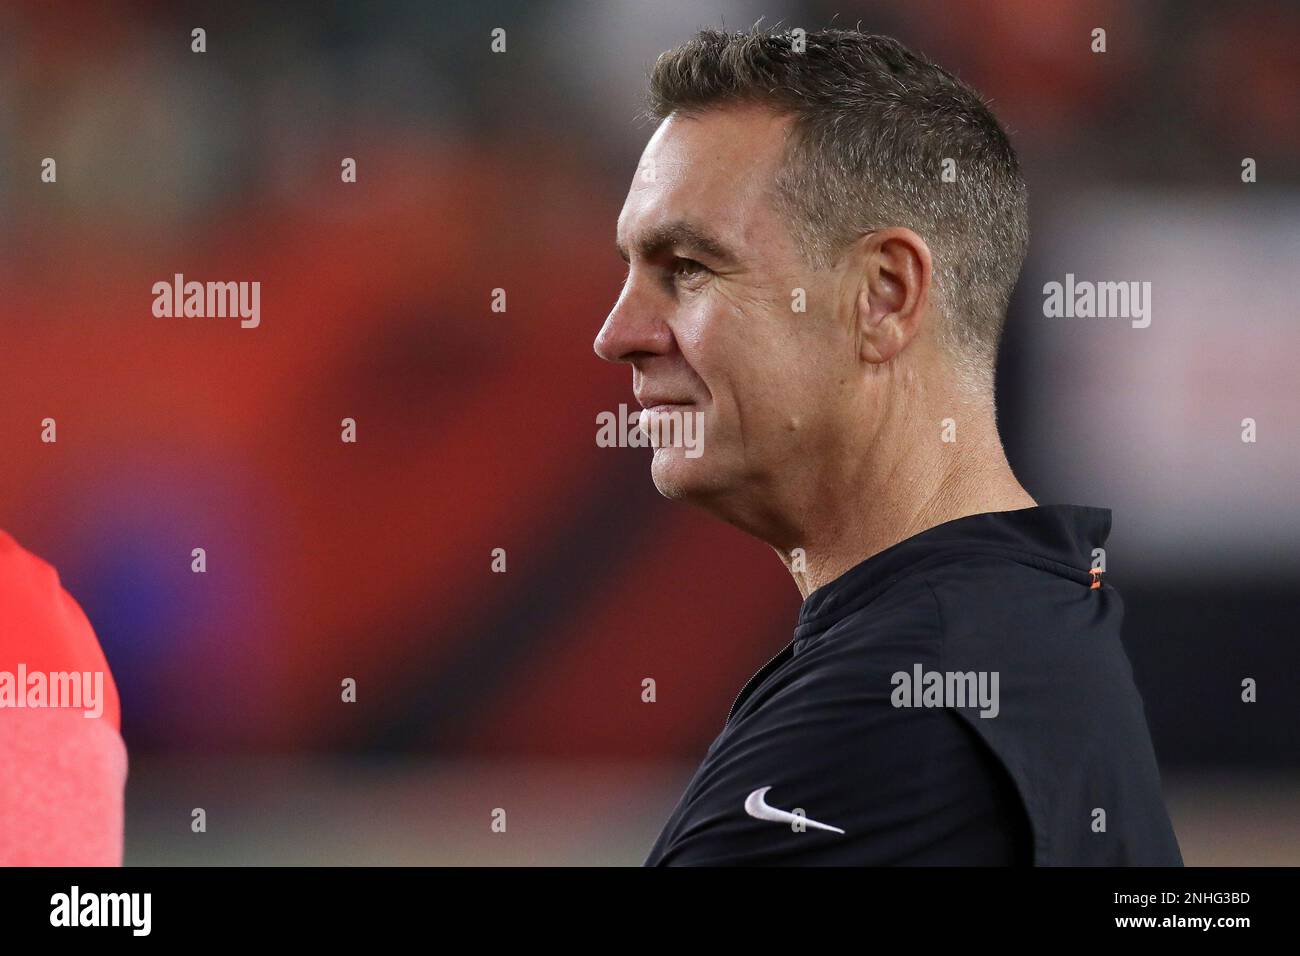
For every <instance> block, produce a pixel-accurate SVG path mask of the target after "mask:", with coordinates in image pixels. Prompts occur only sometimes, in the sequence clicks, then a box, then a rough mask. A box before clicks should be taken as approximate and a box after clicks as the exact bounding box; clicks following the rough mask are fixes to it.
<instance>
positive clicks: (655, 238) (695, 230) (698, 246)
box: [614, 219, 736, 265]
mask: <svg viewBox="0 0 1300 956" xmlns="http://www.w3.org/2000/svg"><path fill="white" fill-rule="evenodd" d="M614 245H615V246H616V247H617V249H618V254H619V257H620V258H621V259H622V260H623V261H624V262H630V261H631V260H630V258H629V256H628V251H627V247H626V246H624V245H623V243H621V242H619V241H618V240H617V239H615V241H614ZM634 245H635V246H636V249H637V252H638V253H639V254H640V255H641V256H642V257H643V258H647V259H648V258H651V257H653V256H655V255H658V254H659V253H662V252H664V251H666V250H669V249H683V250H685V251H688V252H695V253H701V254H703V255H704V256H706V257H708V258H710V259H713V260H715V261H716V262H718V263H721V264H724V265H734V264H735V263H736V256H735V254H734V253H732V252H731V250H730V249H728V248H727V247H726V246H725V245H723V243H722V242H721V241H719V240H718V239H715V238H714V237H713V236H711V235H710V234H709V233H707V232H705V231H704V230H703V229H700V228H699V227H697V226H695V225H693V224H691V223H689V222H686V221H685V220H681V219H679V220H675V221H673V222H667V223H664V224H663V225H661V226H655V227H654V228H653V229H651V230H649V231H648V232H647V233H645V235H643V236H641V237H640V238H639V239H637V240H636V242H635V243H634Z"/></svg>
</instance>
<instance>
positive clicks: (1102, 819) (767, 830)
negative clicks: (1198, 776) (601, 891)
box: [595, 28, 1182, 865]
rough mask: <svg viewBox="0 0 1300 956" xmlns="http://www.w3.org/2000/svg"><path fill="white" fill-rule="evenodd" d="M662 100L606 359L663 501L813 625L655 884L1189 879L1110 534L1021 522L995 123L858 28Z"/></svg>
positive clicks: (742, 60)
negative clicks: (832, 871) (746, 554)
mask: <svg viewBox="0 0 1300 956" xmlns="http://www.w3.org/2000/svg"><path fill="white" fill-rule="evenodd" d="M650 86H651V96H650V99H651V107H652V115H653V116H654V117H655V118H656V119H658V120H660V121H661V122H660V125H659V126H658V129H657V130H656V131H655V133H654V135H653V136H652V137H651V139H650V142H649V144H648V145H647V147H646V149H645V152H644V155H643V157H642V161H641V164H640V167H639V169H638V171H637V174H636V175H635V176H634V177H633V181H632V186H631V188H630V190H629V192H628V196H627V200H626V202H625V204H624V206H623V210H622V213H621V215H620V216H619V221H618V228H617V241H618V247H619V251H620V253H621V254H622V256H623V258H624V259H625V260H626V261H627V262H628V263H629V271H628V276H627V280H626V282H625V284H624V287H623V290H622V293H621V295H620V296H619V298H618V301H617V303H616V304H615V306H614V308H613V310H612V311H611V312H610V314H609V317H608V318H607V319H606V321H605V324H604V327H603V328H602V329H601V330H600V333H599V335H598V336H597V339H596V342H595V349H596V352H597V353H598V354H599V355H600V356H601V357H602V358H604V359H607V360H609V361H612V362H626V363H628V364H630V365H631V366H632V384H633V389H634V391H635V393H636V397H637V399H638V400H639V402H640V403H641V405H642V407H643V409H644V410H643V412H642V415H641V420H640V425H641V428H642V429H643V430H645V431H646V432H647V433H648V434H650V435H652V436H656V435H657V436H659V437H660V438H661V439H663V436H665V435H667V436H668V439H667V440H659V441H656V442H655V444H656V448H655V451H654V458H653V463H652V466H651V473H652V476H653V479H654V482H655V485H656V487H657V488H658V489H659V491H660V492H661V493H662V494H664V495H665V496H667V497H669V498H672V499H677V500H681V501H689V502H692V503H695V504H697V505H700V506H702V507H704V508H706V509H708V510H709V511H711V512H712V513H713V514H715V515H717V516H718V517H720V518H722V519H724V520H726V521H728V522H730V523H732V524H734V525H736V526H737V527H739V528H741V529H742V530H744V531H746V532H748V533H750V534H752V535H754V536H756V537H758V538H760V539H762V540H763V541H766V542H767V543H769V544H770V545H771V546H772V547H773V548H774V549H775V550H776V551H777V553H778V554H779V555H780V556H781V558H782V560H783V561H784V562H785V564H786V566H787V568H789V570H790V573H791V575H792V576H793V577H794V580H795V584H796V585H797V586H798V587H799V590H800V593H801V594H802V595H803V597H804V599H805V600H804V604H803V607H802V609H801V611H800V614H799V622H798V626H797V627H796V629H795V633H794V639H793V640H792V641H791V642H790V644H789V645H787V646H786V647H785V648H784V649H782V650H781V651H780V653H778V654H777V655H776V657H774V658H773V659H772V661H771V662H769V663H768V664H767V665H766V666H764V667H763V668H762V670H760V671H759V673H758V674H756V675H755V676H754V677H753V678H752V679H751V680H750V681H749V682H748V683H747V684H746V685H745V686H744V688H743V689H742V690H741V692H740V695H739V697H738V698H737V700H736V702H735V704H734V705H733V707H732V712H731V714H730V715H729V717H728V719H727V721H726V724H725V726H724V729H723V730H722V732H721V734H720V735H719V737H718V738H717V739H716V740H715V741H714V743H713V745H712V746H711V747H710V748H709V751H708V754H707V755H706V756H705V758H704V762H703V764H702V765H701V766H700V768H699V770H698V771H697V773H696V774H695V776H694V778H693V779H692V780H691V782H690V783H689V785H688V787H687V790H686V792H685V794H684V795H683V796H682V799H681V802H680V803H679V805H678V806H677V808H676V810H675V811H674V813H673V814H672V817H671V818H670V819H669V821H668V823H667V826H666V827H665V828H664V831H663V833H662V834H661V835H660V837H659V840H658V842H657V843H656V844H655V846H654V848H653V850H652V851H651V854H650V857H649V859H648V860H647V863H649V864H767V863H773V864H980V865H1000V864H1021V863H1034V864H1037V865H1051V864H1109V865H1129V864H1148V865H1151V864H1167V865H1181V862H1182V860H1181V857H1180V854H1179V849H1178V844H1177V842H1176V840H1175V838H1174V834H1173V830H1172V828H1171V826H1170V823H1169V819H1168V816H1167V814H1166V811H1165V807H1164V805H1163V800H1162V797H1161V792H1160V782H1159V776H1158V773H1157V768H1156V762H1155V756H1154V753H1153V750H1152V746H1151V741H1150V736H1149V732H1148V729H1147V726H1146V720H1145V716H1144V713H1143V706H1142V702H1141V699H1140V697H1139V695H1138V692H1137V689H1136V688H1135V686H1134V684H1133V679H1132V674H1131V671H1130V666H1129V663H1128V660H1127V658H1126V656H1125V653H1124V651H1123V648H1122V646H1121V644H1120V619H1121V615H1122V608H1121V604H1120V600H1119V595H1118V594H1117V593H1116V592H1115V590H1114V589H1113V588H1112V587H1111V586H1110V585H1109V584H1108V583H1104V582H1103V575H1102V574H1101V568H1100V566H1098V568H1097V569H1095V570H1094V558H1096V557H1097V556H1098V555H1100V554H1102V553H1103V552H1101V551H1100V549H1101V548H1102V545H1103V544H1104V542H1105V539H1106V535H1107V533H1108V531H1109V528H1110V513H1109V511H1107V510H1104V509H1098V508H1085V507H1077V506H1069V505H1055V506H1038V505H1037V504H1036V503H1035V501H1034V499H1033V498H1031V497H1030V495H1029V494H1028V493H1027V492H1026V491H1025V490H1024V488H1022V487H1021V486H1020V484H1019V482H1018V481H1017V480H1016V478H1015V476H1014V475H1013V474H1012V472H1011V468H1010V466H1009V465H1008V463H1007V460H1006V457H1005V455H1004V453H1003V450H1002V445H1001V441H1000V439H999V437H998V433H997V427H996V423H995V416H994V402H993V377H994V363H995V359H996V353H997V346H998V340H999V337H1000V334H1001V329H1002V326H1003V322H1004V319H1005V314H1006V308H1007V303H1008V300H1009V298H1010V295H1011V291H1012V287H1013V286H1014V284H1015V282H1016V278H1017V276H1018V275H1019V271H1020V267H1021V263H1022V261H1023V259H1024V256H1025V249H1026V246H1027V242H1028V228H1027V219H1028V216H1027V199H1026V188H1025V184H1024V180H1023V179H1022V177H1021V174H1020V171H1019V166H1018V163H1017V159H1016V156H1015V153H1014V151H1013V149H1012V147H1011V144H1010V142H1009V141H1008V139H1007V137H1006V135H1005V133H1004V132H1003V131H1002V129H1001V128H1000V127H999V125H998V123H997V121H996V119H995V118H994V117H993V115H992V114H991V113H990V112H989V110H988V109H987V108H986V107H985V105H984V104H983V103H982V102H981V100H980V99H979V97H978V96H977V94H975V93H974V92H973V91H972V90H971V89H970V88H969V87H967V86H965V85H964V84H962V83H961V82H960V81H958V80H956V79H955V78H954V77H952V76H951V75H950V74H948V73H947V72H945V71H944V70H942V69H940V68H939V67H937V66H935V65H933V64H931V63H929V62H927V61H926V60H924V59H922V58H921V57H919V56H917V55H915V54H913V53H911V52H909V51H908V50H907V49H905V48H904V47H903V46H902V45H900V44H899V43H897V42H896V41H894V40H891V39H888V38H886V37H880V36H871V35H866V34H862V33H858V32H855V31H849V30H825V31H820V32H814V33H809V34H807V37H806V45H804V44H801V43H800V42H798V41H797V40H796V38H794V37H792V36H790V35H789V34H786V33H779V32H772V31H765V30H760V29H757V28H756V29H755V30H753V31H750V32H743V33H723V32H717V31H704V32H702V33H700V34H699V35H698V36H696V37H695V38H693V39H692V40H690V41H689V42H688V43H686V44H684V45H683V46H681V47H680V48H678V49H676V50H673V51H670V52H668V53H665V54H663V55H662V56H661V57H660V58H659V60H658V61H657V63H656V64H655V66H654V69H653V71H652V75H651V79H650ZM687 416H690V417H691V419H692V420H693V422H694V423H695V425H696V428H697V430H698V431H699V432H700V434H701V435H702V438H703V442H702V445H701V447H702V453H699V452H696V453H695V454H689V453H688V450H687V449H684V448H683V447H681V443H680V442H679V441H674V440H672V439H673V436H675V435H678V434H679V433H680V432H681V427H680V423H681V422H682V421H684V420H685V419H686V418H687ZM666 426H671V427H666Z"/></svg>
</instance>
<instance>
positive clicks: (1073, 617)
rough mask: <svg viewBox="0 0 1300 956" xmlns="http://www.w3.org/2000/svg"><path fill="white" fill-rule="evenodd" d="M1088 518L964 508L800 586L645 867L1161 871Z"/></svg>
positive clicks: (1162, 824)
mask: <svg viewBox="0 0 1300 956" xmlns="http://www.w3.org/2000/svg"><path fill="white" fill-rule="evenodd" d="M1109 531H1110V511H1108V510H1106V509H1102V508H1085V507H1079V506H1075V505H1051V506H1044V507H1036V508H1027V509H1024V510H1021V511H1005V512H993V513H988V514H978V515H971V516H969V517H965V518H959V519H957V520H955V521H949V522H947V523H945V524H942V525H938V526H936V527H934V528H930V529H929V530H927V531H924V532H922V533H921V534H918V535H915V536H914V537H912V538H909V539H907V540H906V541H902V542H900V543H898V544H896V545H894V546H893V547H890V548H887V549H886V550H884V551H882V552H880V553H879V554H876V555H874V556H873V557H871V558H869V559H868V560H866V561H864V562H862V563H861V564H859V565H857V566H856V567H854V568H852V569H851V570H849V571H847V572H846V573H845V574H843V575H842V576H840V577H839V578H838V579H836V580H835V581H833V582H831V583H830V584H827V585H825V586H824V587H821V588H818V589H817V590H816V591H815V592H813V593H812V594H811V595H809V597H808V599H807V600H806V601H804V604H803V607H802V609H801V610H800V613H799V624H798V626H797V628H796V629H795V633H794V639H793V640H792V641H791V643H790V644H789V645H788V646H787V647H786V648H785V649H784V650H783V651H782V652H781V653H780V654H778V655H777V656H776V657H775V658H773V660H772V661H770V662H769V663H768V664H767V665H766V666H764V667H763V669H762V670H761V671H759V673H758V674H756V675H755V676H754V677H753V678H752V679H751V680H750V681H749V683H747V684H746V685H745V687H744V688H743V689H742V690H741V693H740V696H739V697H738V698H737V700H736V703H735V705H733V708H732V713H731V715H730V717H729V718H728V720H727V723H726V725H725V727H724V728H723V730H722V733H721V734H720V735H719V736H718V738H717V739H716V740H715V741H714V742H713V744H712V746H710V747H709V750H708V753H707V755H706V756H705V758H704V762H703V763H702V764H701V766H700V768H699V769H698V770H697V771H696V773H695V776H694V777H693V778H692V779H691V781H690V783H689V785H688V786H687V788H686V792H685V794H683V796H682V798H681V801H680V802H679V803H678V806H677V808H676V810H675V811H674V812H673V814H672V816H671V818H670V819H669V820H668V823H667V825H666V826H665V827H664V830H663V832H662V833H661V834H660V836H659V839H658V841H657V842H656V843H655V846H654V848H653V849H652V850H651V852H650V856H649V858H648V859H647V860H646V864H647V865H672V864H790V865H810V864H811V865H818V864H831V865H887V864H903V865H909V864H910V865H923V864H938V865H943V864H973V865H1007V864H1029V863H1033V864H1036V865H1039V866H1051V865H1109V866H1159V865H1169V866H1181V865H1182V857H1181V855H1180V853H1179V849H1178V842H1177V840H1176V839H1175V837H1174V832H1173V828H1172V827H1171V826H1170V823H1169V817H1168V814H1167V812H1166V810H1165V805H1164V800H1163V798H1162V795H1161V792H1160V778H1159V773H1158V771H1157V769H1156V760H1155V754H1154V752H1153V749H1152V746H1151V738H1150V733H1149V731H1148V730H1147V723H1146V717H1145V714H1144V712H1143V706H1142V699H1141V697H1140V696H1139V694H1138V691H1137V688H1136V687H1135V686H1134V683H1133V675H1132V670H1131V668H1130V665H1129V661H1128V658H1127V656H1126V654H1125V652H1124V649H1123V646H1122V645H1121V643H1120V625H1121V621H1122V618H1123V606H1122V604H1121V602H1120V597H1119V594H1118V593H1117V592H1116V590H1115V589H1114V587H1112V586H1110V584H1109V583H1107V582H1106V581H1105V575H1104V573H1093V572H1092V570H1091V566H1092V564H1093V563H1094V560H1093V559H1094V553H1093V549H1094V548H1097V549H1100V548H1101V547H1102V545H1103V544H1104V543H1105V540H1106V536H1107V534H1108V533H1109ZM1095 585H1100V586H1095ZM981 714H984V715H986V716H981ZM840 831H842V832H840Z"/></svg>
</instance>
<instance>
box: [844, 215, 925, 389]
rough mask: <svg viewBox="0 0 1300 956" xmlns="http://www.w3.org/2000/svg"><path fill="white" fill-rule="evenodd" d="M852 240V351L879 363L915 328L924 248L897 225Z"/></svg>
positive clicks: (921, 313) (921, 311) (921, 306)
mask: <svg viewBox="0 0 1300 956" xmlns="http://www.w3.org/2000/svg"><path fill="white" fill-rule="evenodd" d="M858 243H859V249H858V250H857V252H858V255H857V259H858V262H859V263H861V267H860V268H861V272H860V276H861V283H860V285H859V287H858V295H857V301H856V304H855V305H856V309H855V311H856V315H855V320H856V324H857V334H858V355H859V357H860V358H861V359H862V360H863V361H866V362H871V363H872V364H882V363H884V362H888V361H889V360H890V359H892V358H893V357H894V356H895V355H897V354H898V353H899V352H901V351H902V350H903V349H904V348H906V347H907V344H908V343H909V342H911V341H912V339H913V338H914V337H915V336H916V333H917V332H918V331H920V328H921V322H922V320H923V319H924V317H925V311H926V308H927V306H928V304H929V299H930V281H931V262H930V247H929V246H928V245H926V243H925V240H924V239H922V238H921V237H920V236H918V235H917V234H916V233H915V232H913V231H912V230H911V229H905V228H903V227H901V226H892V227H890V228H888V229H880V230H877V231H875V232H869V233H867V234H866V235H865V236H862V237H861V238H860V239H858Z"/></svg>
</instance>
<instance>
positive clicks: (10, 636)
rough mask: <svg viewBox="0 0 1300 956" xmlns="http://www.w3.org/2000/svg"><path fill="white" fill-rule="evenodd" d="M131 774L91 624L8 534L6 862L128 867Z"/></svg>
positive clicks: (0, 833)
mask: <svg viewBox="0 0 1300 956" xmlns="http://www.w3.org/2000/svg"><path fill="white" fill-rule="evenodd" d="M126 771H127V755H126V747H125V745H124V744H123V742H122V736H121V733H120V732H119V704H118V696H117V687H116V685H115V684H114V682H113V675H112V674H111V673H110V672H109V669H108V664H107V662H106V661H105V660H104V654H103V652H102V651H101V650H100V647H99V642H98V641H97V640H96V638H95V632H94V630H93V629H92V628H91V626H90V622H89V621H88V620H86V615H85V614H83V613H82V611H81V608H80V607H79V606H78V605H77V602H76V601H75V600H74V599H73V598H72V595H70V594H68V592H67V591H65V590H64V589H63V587H62V585H61V584H60V583H59V576H58V574H57V572H56V571H55V570H54V568H52V567H51V566H50V565H48V564H46V563H45V562H44V561H42V560H41V559H40V558H38V557H36V556H35V555H33V554H31V553H30V552H28V551H26V550H24V549H23V548H22V547H21V546H20V545H19V544H18V543H17V542H15V541H14V539H13V538H11V537H10V536H9V535H7V534H5V533H4V532H3V531H0V866H120V865H121V863H122V837H123V795H124V790H125V787H126Z"/></svg>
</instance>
